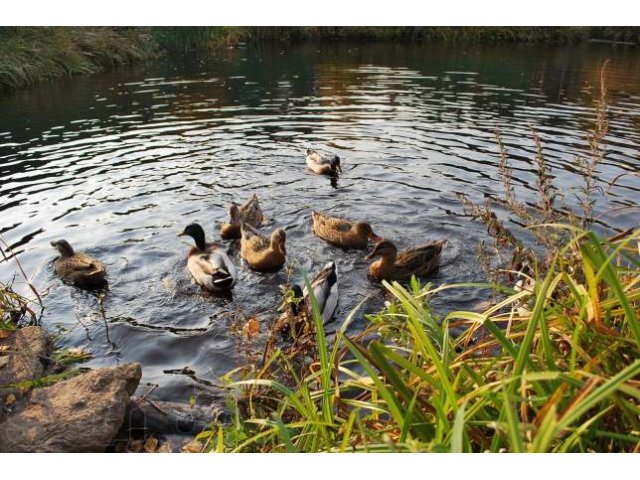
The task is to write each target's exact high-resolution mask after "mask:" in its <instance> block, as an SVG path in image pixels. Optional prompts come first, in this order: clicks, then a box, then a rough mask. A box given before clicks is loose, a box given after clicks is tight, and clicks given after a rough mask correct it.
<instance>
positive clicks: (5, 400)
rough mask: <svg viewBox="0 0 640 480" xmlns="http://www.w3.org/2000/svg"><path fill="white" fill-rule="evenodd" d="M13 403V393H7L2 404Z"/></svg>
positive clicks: (14, 397) (14, 401) (14, 400)
mask: <svg viewBox="0 0 640 480" xmlns="http://www.w3.org/2000/svg"><path fill="white" fill-rule="evenodd" d="M14 403H16V396H15V395H14V394H13V393H10V394H9V395H7V398H5V399H4V404H5V405H7V406H9V405H13V404H14Z"/></svg>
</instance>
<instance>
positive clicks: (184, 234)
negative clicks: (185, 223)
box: [178, 232, 187, 237]
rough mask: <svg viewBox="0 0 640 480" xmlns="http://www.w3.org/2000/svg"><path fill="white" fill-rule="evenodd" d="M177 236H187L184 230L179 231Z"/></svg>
mask: <svg viewBox="0 0 640 480" xmlns="http://www.w3.org/2000/svg"><path fill="white" fill-rule="evenodd" d="M178 236H179V237H186V236H187V234H186V233H185V232H182V233H179V234H178Z"/></svg>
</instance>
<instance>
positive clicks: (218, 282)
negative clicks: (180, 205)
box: [178, 223, 237, 292]
mask: <svg viewBox="0 0 640 480" xmlns="http://www.w3.org/2000/svg"><path fill="white" fill-rule="evenodd" d="M178 236H179V237H181V236H188V237H191V238H193V239H194V240H195V242H196V244H195V246H193V247H191V248H190V249H189V254H188V256H187V268H188V269H189V272H190V273H191V276H192V277H193V279H194V280H195V282H196V283H197V284H198V285H200V286H201V287H203V288H205V289H206V290H209V291H212V292H219V291H225V290H230V289H231V288H233V286H234V285H235V283H236V278H237V277H236V269H235V267H234V266H233V263H231V260H229V257H228V256H227V254H226V253H225V252H224V250H223V249H222V246H221V245H219V244H216V243H207V242H205V237H204V230H203V229H202V227H201V226H200V225H198V224H197V223H192V224H190V225H187V227H186V228H185V229H184V231H183V232H182V233H180V234H179V235H178Z"/></svg>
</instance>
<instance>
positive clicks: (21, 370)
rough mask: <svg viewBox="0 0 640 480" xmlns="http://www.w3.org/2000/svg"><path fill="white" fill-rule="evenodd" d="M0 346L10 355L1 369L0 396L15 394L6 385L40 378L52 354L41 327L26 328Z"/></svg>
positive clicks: (17, 331)
mask: <svg viewBox="0 0 640 480" xmlns="http://www.w3.org/2000/svg"><path fill="white" fill-rule="evenodd" d="M0 346H3V347H8V348H6V349H3V351H4V352H5V353H9V356H8V357H3V358H5V359H7V358H8V361H7V362H6V365H5V366H4V367H3V368H1V369H0V394H8V393H15V392H13V389H9V388H8V387H6V385H12V384H16V383H21V382H25V381H29V380H35V379H37V378H40V377H41V376H42V374H43V373H44V369H45V364H44V362H45V361H46V359H47V357H48V356H49V354H50V349H49V342H48V340H47V334H46V332H45V331H44V330H43V329H42V328H40V327H25V328H21V329H19V330H16V331H15V333H13V335H10V336H9V337H7V338H3V339H2V340H0Z"/></svg>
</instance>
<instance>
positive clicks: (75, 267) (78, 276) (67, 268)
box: [51, 240, 107, 289]
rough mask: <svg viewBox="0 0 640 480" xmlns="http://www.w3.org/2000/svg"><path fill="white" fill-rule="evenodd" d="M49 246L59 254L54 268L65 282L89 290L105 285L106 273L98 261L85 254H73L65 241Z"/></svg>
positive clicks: (55, 242)
mask: <svg viewBox="0 0 640 480" xmlns="http://www.w3.org/2000/svg"><path fill="white" fill-rule="evenodd" d="M51 245H52V246H53V247H55V248H56V249H57V250H58V253H60V257H58V258H57V259H56V261H55V262H54V264H53V265H54V268H55V270H56V273H57V274H58V275H60V277H62V278H63V279H64V280H65V281H67V282H69V283H72V284H73V285H76V286H78V287H82V288H89V289H94V288H102V287H104V286H105V285H106V284H107V272H106V270H105V269H104V265H102V263H100V261H98V260H96V259H95V258H93V257H92V256H90V255H87V254H86V253H82V252H74V251H73V248H72V247H71V245H70V244H69V242H67V241H66V240H56V241H54V242H51Z"/></svg>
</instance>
